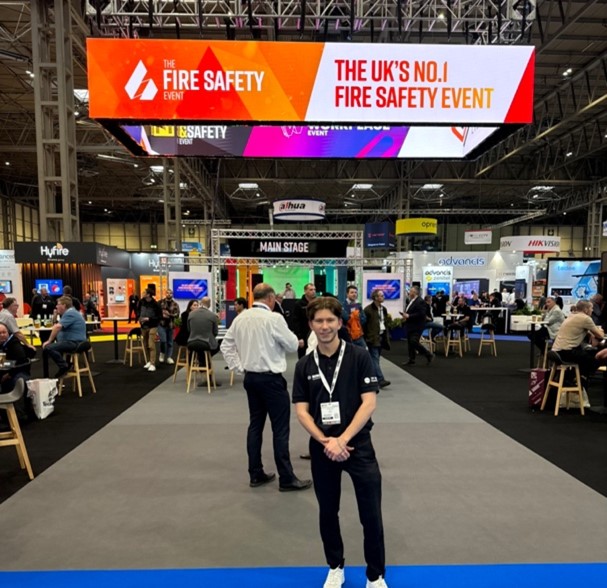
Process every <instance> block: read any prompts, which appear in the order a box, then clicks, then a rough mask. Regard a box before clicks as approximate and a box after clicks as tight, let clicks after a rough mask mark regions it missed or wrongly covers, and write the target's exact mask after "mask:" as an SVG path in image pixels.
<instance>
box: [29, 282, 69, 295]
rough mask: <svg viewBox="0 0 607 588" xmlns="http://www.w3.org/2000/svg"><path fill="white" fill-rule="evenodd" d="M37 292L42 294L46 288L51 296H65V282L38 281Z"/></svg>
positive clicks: (36, 283)
mask: <svg viewBox="0 0 607 588" xmlns="http://www.w3.org/2000/svg"><path fill="white" fill-rule="evenodd" d="M35 285H36V290H38V292H40V290H41V289H42V288H46V290H47V292H48V293H49V294H50V295H51V296H60V295H61V294H63V280H36V281H35Z"/></svg>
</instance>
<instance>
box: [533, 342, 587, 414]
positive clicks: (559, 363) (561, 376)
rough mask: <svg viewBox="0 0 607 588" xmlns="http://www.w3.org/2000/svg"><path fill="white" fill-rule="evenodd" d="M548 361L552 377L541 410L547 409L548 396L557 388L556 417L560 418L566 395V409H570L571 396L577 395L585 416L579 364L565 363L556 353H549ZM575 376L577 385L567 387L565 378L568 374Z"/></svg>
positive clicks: (549, 379)
mask: <svg viewBox="0 0 607 588" xmlns="http://www.w3.org/2000/svg"><path fill="white" fill-rule="evenodd" d="M548 361H549V362H550V363H551V364H552V367H551V369H550V377H549V378H548V384H547V385H546V391H545V392H544V398H542V405H541V406H540V410H544V408H545V407H546V401H547V400H548V394H549V393H550V388H551V387H552V388H556V404H555V406H554V416H558V414H559V408H560V406H561V396H562V395H563V394H566V395H567V396H566V404H565V408H567V409H568V408H569V395H570V394H577V395H578V398H579V400H580V412H581V413H582V416H584V391H583V390H582V378H581V376H580V366H579V365H578V364H577V363H568V362H564V361H563V360H562V358H561V356H560V355H559V354H558V353H557V352H556V351H549V352H548ZM568 373H569V374H573V376H574V378H575V383H574V385H572V386H566V385H565V376H566V375H567V374H568Z"/></svg>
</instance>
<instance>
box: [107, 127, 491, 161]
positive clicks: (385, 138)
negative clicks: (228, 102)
mask: <svg viewBox="0 0 607 588" xmlns="http://www.w3.org/2000/svg"><path fill="white" fill-rule="evenodd" d="M496 130H497V127H448V126H444V127H425V126H424V127H407V126H398V127H395V126H384V125H381V126H363V125H348V126H346V125H326V126H318V125H317V126H313V125H306V126H303V125H301V126H294V125H289V126H270V125H246V126H245V125H162V126H157V125H120V132H119V135H118V136H119V138H120V141H121V142H122V143H124V145H125V147H127V148H128V149H129V150H130V151H131V152H132V153H134V154H135V155H164V156H167V157H174V156H176V155H180V156H192V157H247V158H250V157H263V158H268V157H273V158H283V157H284V158H295V157H305V158H307V159H315V158H326V157H339V158H352V159H380V158H385V159H395V158H398V159H405V158H425V157H431V158H433V159H436V158H440V157H449V158H457V159H462V158H463V157H466V155H467V154H468V153H470V152H471V151H472V150H473V149H475V148H476V147H478V146H479V145H480V144H481V143H482V142H483V141H484V140H485V139H487V138H488V137H489V136H491V135H492V134H493V133H494V132H495V131H496Z"/></svg>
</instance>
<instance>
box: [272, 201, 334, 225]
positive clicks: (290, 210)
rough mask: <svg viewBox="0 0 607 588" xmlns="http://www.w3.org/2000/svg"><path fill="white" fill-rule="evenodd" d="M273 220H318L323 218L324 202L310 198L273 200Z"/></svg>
mask: <svg viewBox="0 0 607 588" xmlns="http://www.w3.org/2000/svg"><path fill="white" fill-rule="evenodd" d="M273 212H274V220H278V221H295V222H299V221H318V220H324V218H325V203H324V202H322V201H320V200H314V199H312V198H291V199H289V200H275V201H274V202H273Z"/></svg>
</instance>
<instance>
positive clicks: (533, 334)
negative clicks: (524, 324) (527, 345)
mask: <svg viewBox="0 0 607 588" xmlns="http://www.w3.org/2000/svg"><path fill="white" fill-rule="evenodd" d="M527 339H529V341H533V344H534V345H535V346H536V347H537V348H538V349H539V350H540V351H541V352H542V353H544V349H545V347H546V341H548V339H550V333H548V329H547V328H546V327H541V328H540V329H538V330H537V331H529V333H527Z"/></svg>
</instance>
